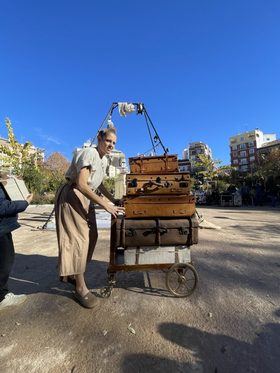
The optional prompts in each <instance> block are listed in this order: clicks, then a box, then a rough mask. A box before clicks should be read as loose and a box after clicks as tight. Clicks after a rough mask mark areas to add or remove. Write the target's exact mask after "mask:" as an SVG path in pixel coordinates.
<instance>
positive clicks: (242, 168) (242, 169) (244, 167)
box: [240, 166, 248, 171]
mask: <svg viewBox="0 0 280 373" xmlns="http://www.w3.org/2000/svg"><path fill="white" fill-rule="evenodd" d="M240 170H241V171H248V166H241V167H240Z"/></svg>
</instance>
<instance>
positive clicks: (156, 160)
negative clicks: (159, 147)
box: [129, 155, 179, 174]
mask: <svg viewBox="0 0 280 373" xmlns="http://www.w3.org/2000/svg"><path fill="white" fill-rule="evenodd" d="M129 166H130V172H131V173H134V174H155V173H158V174H164V173H167V172H179V164H178V157H177V155H161V156H153V157H133V158H129Z"/></svg>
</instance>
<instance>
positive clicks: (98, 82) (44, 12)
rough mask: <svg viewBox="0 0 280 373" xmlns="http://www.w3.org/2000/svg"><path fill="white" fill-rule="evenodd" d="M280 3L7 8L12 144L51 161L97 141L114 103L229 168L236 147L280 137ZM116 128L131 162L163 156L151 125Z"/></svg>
mask: <svg viewBox="0 0 280 373" xmlns="http://www.w3.org/2000/svg"><path fill="white" fill-rule="evenodd" d="M279 19H280V2H279V1H277V0H274V1H270V0H266V1H260V0H255V1H250V0H248V1H244V0H242V1H241V0H235V1H224V0H221V1H215V0H208V1H206V0H204V1H203V0H192V1H190V0H172V1H171V0H168V1H167V0H161V1H159V0H158V1H155V0H154V1H152V0H149V1H148V0H143V1H141V2H138V3H137V2H136V3H135V2H131V1H125V0H119V1H113V0H112V1H109V0H103V1H97V0H95V1H94V0H80V1H73V0H48V1H46V0H45V1H43V0H32V1H31V0H24V1H22V0H13V1H11V0H1V1H0V52H1V58H0V87H1V89H0V123H1V125H0V135H1V136H4V137H5V136H6V129H5V127H4V118H5V117H6V116H9V117H10V119H11V120H12V123H13V125H14V129H15V133H16V136H17V137H18V139H19V140H20V141H25V140H31V141H32V142H33V143H34V144H35V145H36V146H40V147H43V148H45V149H46V154H47V155H49V154H50V153H51V152H53V151H59V152H61V153H62V154H64V155H65V156H66V157H67V158H69V159H70V158H71V153H72V150H73V149H74V148H75V147H76V146H80V145H81V144H82V143H83V142H84V141H85V140H87V139H88V138H91V137H92V136H94V134H95V133H96V130H97V128H98V127H99V125H100V123H101V122H102V120H103V118H104V116H105V114H106V112H107V111H108V110H109V107H110V105H111V103H112V102H114V101H134V102H138V101H139V102H144V103H145V105H146V107H147V110H148V113H149V115H150V117H151V118H152V120H153V122H154V124H155V126H156V128H157V130H158V132H159V134H160V136H161V138H162V140H163V143H164V144H165V145H166V146H167V147H168V148H169V149H170V152H171V153H178V154H179V155H181V152H182V150H183V149H184V148H185V147H186V146H187V144H188V143H189V142H191V141H204V142H206V143H207V144H208V145H209V146H210V147H211V148H212V150H213V153H214V157H215V158H217V159H221V160H223V162H224V163H229V146H228V139H229V137H230V136H232V135H234V134H237V133H240V132H244V131H247V130H251V129H254V128H260V129H262V130H263V131H264V132H267V133H277V137H279V128H280V126H279V119H280V105H279V102H280V89H279V88H280V50H279V41H280V22H279ZM113 121H114V123H115V125H116V126H117V128H118V144H117V148H118V149H121V150H123V151H124V152H125V153H126V155H127V156H134V155H136V154H137V153H143V152H145V151H147V150H148V149H150V148H151V145H150V143H149V137H148V133H147V130H146V126H145V122H144V118H143V117H140V116H138V117H136V116H135V115H131V116H128V117H127V118H121V117H120V116H119V115H118V114H117V112H115V114H114V116H113Z"/></svg>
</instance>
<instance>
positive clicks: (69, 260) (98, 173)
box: [55, 128, 124, 308]
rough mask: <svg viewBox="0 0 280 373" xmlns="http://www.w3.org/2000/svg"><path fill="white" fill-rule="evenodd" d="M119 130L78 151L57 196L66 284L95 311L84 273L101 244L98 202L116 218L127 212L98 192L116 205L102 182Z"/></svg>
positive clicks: (61, 262) (62, 273)
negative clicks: (72, 285) (73, 286)
mask: <svg viewBox="0 0 280 373" xmlns="http://www.w3.org/2000/svg"><path fill="white" fill-rule="evenodd" d="M116 139H117V137H116V130H115V128H107V129H105V130H101V131H100V132H99V134H98V145H97V147H96V148H95V147H89V148H85V149H82V150H80V151H77V152H76V154H75V155H74V157H73V160H72V163H71V166H70V168H69V169H68V171H67V172H66V175H65V176H66V179H67V180H68V182H67V183H66V184H65V185H63V186H62V187H61V189H60V190H59V191H58V193H57V198H56V205H55V213H56V230H57V237H58V246H59V270H60V276H62V278H63V279H64V281H65V280H66V281H67V280H68V281H69V282H71V279H72V282H73V276H74V279H75V281H74V283H75V286H76V291H75V293H74V297H75V298H76V299H77V300H78V301H79V303H80V304H81V305H82V306H84V307H86V308H93V307H94V305H95V296H94V295H93V294H92V293H91V292H90V291H89V289H88V287H87V285H86V283H85V279H84V272H85V269H86V263H87V262H89V261H90V260H91V257H92V254H93V250H94V248H95V244H96V241H97V227H96V217H95V211H94V205H93V204H94V203H97V204H98V205H100V206H101V207H103V208H104V209H105V210H106V211H108V212H109V213H110V214H112V215H113V216H114V217H116V216H117V214H118V213H120V212H123V211H124V208H123V207H118V206H115V205H112V204H111V203H110V202H108V201H107V200H106V199H105V198H102V197H99V196H98V195H97V194H96V192H95V191H96V190H97V189H99V191H100V192H101V193H102V194H103V195H104V196H105V197H107V198H108V199H109V200H110V201H111V202H113V203H116V200H115V199H114V197H113V196H112V195H111V194H110V193H109V192H108V191H107V190H106V188H105V187H104V185H103V184H102V181H103V179H104V177H105V175H106V168H107V158H106V157H105V156H106V155H108V154H110V153H111V151H112V150H113V149H114V147H115V144H116Z"/></svg>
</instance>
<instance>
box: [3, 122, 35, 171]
mask: <svg viewBox="0 0 280 373" xmlns="http://www.w3.org/2000/svg"><path fill="white" fill-rule="evenodd" d="M5 124H6V127H7V130H8V143H7V145H0V159H1V160H2V161H3V163H4V167H5V168H9V169H11V170H12V171H13V173H15V174H16V175H19V176H22V175H23V166H25V165H34V166H35V167H36V166H37V157H36V152H34V153H33V154H31V149H32V148H33V145H32V144H31V142H30V141H27V142H26V143H24V144H20V143H19V142H18V141H17V139H16V137H15V134H14V130H13V127H12V122H11V121H10V119H9V118H6V119H5Z"/></svg>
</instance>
